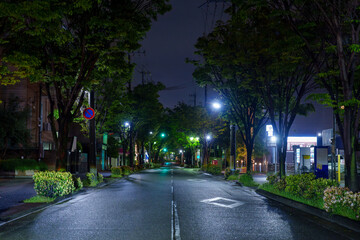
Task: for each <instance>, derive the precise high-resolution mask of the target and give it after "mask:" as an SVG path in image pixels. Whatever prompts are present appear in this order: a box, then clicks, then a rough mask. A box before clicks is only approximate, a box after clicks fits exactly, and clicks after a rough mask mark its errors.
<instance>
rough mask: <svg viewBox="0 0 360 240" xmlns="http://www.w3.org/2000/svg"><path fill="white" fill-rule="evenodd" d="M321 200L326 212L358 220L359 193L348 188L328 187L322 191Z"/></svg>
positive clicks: (359, 207) (359, 218) (359, 213)
mask: <svg viewBox="0 0 360 240" xmlns="http://www.w3.org/2000/svg"><path fill="white" fill-rule="evenodd" d="M323 200H324V209H325V210H326V211H327V212H331V213H334V214H338V215H342V216H345V217H349V218H352V219H355V220H358V221H360V193H354V192H352V191H350V190H349V189H348V188H343V187H330V188H327V189H326V190H325V191H324V198H323Z"/></svg>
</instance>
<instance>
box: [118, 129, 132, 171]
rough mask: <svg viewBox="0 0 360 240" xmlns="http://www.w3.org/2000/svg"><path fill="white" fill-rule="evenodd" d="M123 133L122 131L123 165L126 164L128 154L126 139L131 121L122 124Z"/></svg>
mask: <svg viewBox="0 0 360 240" xmlns="http://www.w3.org/2000/svg"><path fill="white" fill-rule="evenodd" d="M120 127H121V133H122V145H123V157H122V165H123V166H124V165H126V162H125V156H126V149H125V148H126V146H125V142H126V139H127V136H126V134H127V133H126V131H127V129H128V128H129V127H130V123H129V122H125V123H124V125H121V126H120Z"/></svg>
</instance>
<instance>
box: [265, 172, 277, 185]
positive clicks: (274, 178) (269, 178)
mask: <svg viewBox="0 0 360 240" xmlns="http://www.w3.org/2000/svg"><path fill="white" fill-rule="evenodd" d="M266 180H267V181H268V182H269V184H271V185H274V184H275V183H276V182H277V181H278V180H279V178H278V177H277V176H276V175H273V174H270V175H268V176H267V177H266Z"/></svg>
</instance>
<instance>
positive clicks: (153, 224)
mask: <svg viewBox="0 0 360 240" xmlns="http://www.w3.org/2000/svg"><path fill="white" fill-rule="evenodd" d="M331 228H332V226H331V225H328V224H326V223H322V224H320V223H319V222H317V220H316V219H315V220H314V219H313V218H311V217H310V216H308V215H305V214H300V213H298V212H296V211H293V210H292V209H289V208H287V207H284V206H282V205H280V204H277V203H275V202H272V201H269V200H267V199H266V198H264V197H262V196H259V195H258V194H256V193H255V192H254V191H253V190H252V189H249V188H246V187H240V186H237V185H235V184H234V183H231V182H225V181H223V180H221V179H220V178H217V177H212V176H208V175H206V174H203V173H199V172H196V171H192V170H189V169H180V168H173V169H171V168H161V169H151V170H146V171H143V172H141V173H138V174H133V175H131V176H130V177H129V178H128V179H122V180H119V181H116V182H115V183H113V184H110V185H108V186H106V187H104V188H101V189H95V190H93V191H87V192H85V193H81V194H77V195H75V196H74V197H73V198H72V199H70V200H69V201H65V202H62V203H60V204H56V205H53V206H51V207H49V208H47V209H45V210H42V211H40V212H37V213H33V214H30V215H28V216H26V217H24V218H21V219H19V220H16V221H13V222H11V223H8V224H6V225H4V226H2V227H0V239H3V240H5V239H11V240H16V239H36V240H37V239H66V240H69V239H106V240H107V239H126V240H131V239H154V240H160V239H183V240H184V239H191V240H192V239H194V240H198V239H207V240H209V239H216V240H217V239H219V240H220V239H221V240H222V239H276V240H278V239H317V240H319V239H337V240H339V239H347V238H346V237H345V236H344V235H340V234H338V233H335V232H333V231H331ZM340 232H341V231H340Z"/></svg>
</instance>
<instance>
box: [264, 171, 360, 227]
mask: <svg viewBox="0 0 360 240" xmlns="http://www.w3.org/2000/svg"><path fill="white" fill-rule="evenodd" d="M267 180H268V183H265V184H263V185H262V186H261V187H260V188H261V189H263V190H265V191H268V192H271V193H273V194H276V195H279V196H282V197H286V198H289V199H291V200H294V201H298V202H301V203H304V204H307V205H310V206H313V207H317V208H320V209H324V210H326V211H327V212H330V213H334V214H337V215H342V216H344V217H348V218H350V219H354V220H358V221H360V219H359V218H360V193H353V192H351V191H349V189H348V188H340V187H338V183H337V182H336V181H334V180H329V179H323V178H319V179H315V175H314V174H313V173H309V174H302V175H291V176H287V177H285V178H284V179H279V178H278V177H277V176H273V175H272V176H268V178H267Z"/></svg>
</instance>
